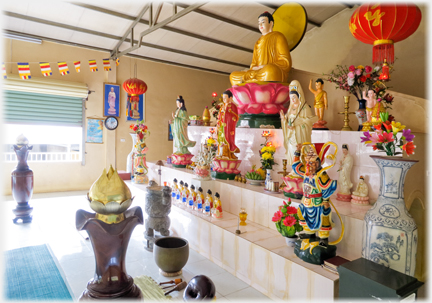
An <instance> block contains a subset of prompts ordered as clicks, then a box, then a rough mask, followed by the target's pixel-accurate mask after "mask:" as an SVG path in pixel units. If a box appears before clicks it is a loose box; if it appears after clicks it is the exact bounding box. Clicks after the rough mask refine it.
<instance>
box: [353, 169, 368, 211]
mask: <svg viewBox="0 0 432 303" xmlns="http://www.w3.org/2000/svg"><path fill="white" fill-rule="evenodd" d="M351 203H354V204H363V205H368V204H369V188H368V186H367V184H366V183H365V181H364V177H363V176H360V180H359V184H358V185H357V188H356V189H355V191H354V192H353V193H352V195H351Z"/></svg>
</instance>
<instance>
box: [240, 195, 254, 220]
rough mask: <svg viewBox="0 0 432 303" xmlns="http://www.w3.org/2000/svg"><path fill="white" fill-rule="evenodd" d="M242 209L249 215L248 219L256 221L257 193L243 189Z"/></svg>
mask: <svg viewBox="0 0 432 303" xmlns="http://www.w3.org/2000/svg"><path fill="white" fill-rule="evenodd" d="M241 207H242V208H244V209H245V210H246V212H247V213H248V217H247V219H248V220H250V221H255V193H254V192H253V191H250V190H247V189H242V204H241Z"/></svg>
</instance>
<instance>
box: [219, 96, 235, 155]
mask: <svg viewBox="0 0 432 303" xmlns="http://www.w3.org/2000/svg"><path fill="white" fill-rule="evenodd" d="M232 96H233V95H232V93H231V92H230V91H229V90H227V91H225V92H224V93H223V102H224V104H223V105H222V107H221V109H220V112H219V115H218V122H217V124H216V126H217V142H218V151H217V155H216V158H219V159H230V160H237V157H236V156H235V155H234V154H235V153H239V152H240V150H239V148H238V147H237V146H236V145H235V131H236V125H237V121H238V119H239V116H238V113H237V106H236V105H235V104H234V102H233V101H232Z"/></svg>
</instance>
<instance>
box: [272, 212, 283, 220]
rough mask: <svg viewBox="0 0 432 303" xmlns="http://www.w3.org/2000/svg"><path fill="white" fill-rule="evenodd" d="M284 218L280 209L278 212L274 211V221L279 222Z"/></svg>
mask: <svg viewBox="0 0 432 303" xmlns="http://www.w3.org/2000/svg"><path fill="white" fill-rule="evenodd" d="M282 218H283V213H282V212H281V211H280V210H278V211H277V212H275V213H274V215H273V218H272V221H273V222H279V221H280V220H281V219H282Z"/></svg>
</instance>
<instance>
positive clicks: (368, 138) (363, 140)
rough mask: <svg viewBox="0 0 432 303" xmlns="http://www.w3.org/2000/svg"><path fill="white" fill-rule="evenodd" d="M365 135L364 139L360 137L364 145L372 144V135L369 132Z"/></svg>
mask: <svg viewBox="0 0 432 303" xmlns="http://www.w3.org/2000/svg"><path fill="white" fill-rule="evenodd" d="M363 135H364V137H360V139H361V142H362V143H363V142H364V143H370V142H372V141H371V135H370V133H369V131H367V132H364V133H363Z"/></svg>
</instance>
